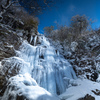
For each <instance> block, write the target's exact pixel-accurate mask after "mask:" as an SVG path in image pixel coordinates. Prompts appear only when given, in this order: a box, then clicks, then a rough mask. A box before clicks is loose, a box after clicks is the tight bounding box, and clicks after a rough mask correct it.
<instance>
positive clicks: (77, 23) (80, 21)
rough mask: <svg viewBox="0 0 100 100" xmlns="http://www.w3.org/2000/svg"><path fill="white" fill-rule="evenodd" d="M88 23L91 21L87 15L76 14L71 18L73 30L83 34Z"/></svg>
mask: <svg viewBox="0 0 100 100" xmlns="http://www.w3.org/2000/svg"><path fill="white" fill-rule="evenodd" d="M88 25H89V21H88V20H87V17H86V16H85V15H83V16H80V15H76V16H73V17H72V19H71V24H70V26H71V27H72V28H73V31H74V32H75V33H78V34H81V33H82V32H83V31H85V30H86V29H87V27H88Z"/></svg>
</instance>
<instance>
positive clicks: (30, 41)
mask: <svg viewBox="0 0 100 100" xmlns="http://www.w3.org/2000/svg"><path fill="white" fill-rule="evenodd" d="M32 40H33V36H32V35H31V39H30V43H31V42H32Z"/></svg>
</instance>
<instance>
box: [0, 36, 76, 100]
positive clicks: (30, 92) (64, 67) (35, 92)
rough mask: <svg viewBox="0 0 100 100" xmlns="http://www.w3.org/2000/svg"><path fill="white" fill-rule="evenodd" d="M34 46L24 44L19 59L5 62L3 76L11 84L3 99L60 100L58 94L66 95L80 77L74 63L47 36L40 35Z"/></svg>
mask: <svg viewBox="0 0 100 100" xmlns="http://www.w3.org/2000/svg"><path fill="white" fill-rule="evenodd" d="M37 39H38V40H37ZM32 41H33V40H32ZM33 44H34V46H32V45H30V44H29V43H28V42H27V41H23V43H22V44H21V45H20V47H19V49H18V50H16V56H15V57H10V58H7V59H4V60H2V61H1V67H0V68H1V69H0V71H1V76H4V77H5V78H4V80H5V83H7V84H6V86H7V88H6V90H5V89H4V90H2V93H1V95H3V96H2V97H1V100H11V99H12V100H18V99H20V98H21V99H22V100H24V99H26V100H46V98H47V100H51V99H52V100H59V98H57V97H55V96H54V95H56V94H61V93H63V92H64V91H65V90H66V88H67V87H68V85H69V81H70V79H76V78H77V77H76V75H75V72H74V70H73V68H72V66H71V65H70V63H69V62H68V61H67V60H66V59H64V57H63V56H61V55H60V54H59V52H58V51H56V49H55V48H53V47H52V46H51V45H50V43H49V41H48V40H47V39H46V38H45V37H44V36H43V35H39V36H38V38H37V36H36V37H35V38H34V43H33ZM16 74H18V75H16ZM3 85H4V84H2V86H3ZM41 87H43V88H41ZM39 91H40V92H39ZM47 91H49V92H47ZM3 93H4V94H3ZM13 93H14V94H13ZM51 93H52V94H53V95H52V94H51ZM8 98H9V99H8Z"/></svg>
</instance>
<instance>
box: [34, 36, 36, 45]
mask: <svg viewBox="0 0 100 100" xmlns="http://www.w3.org/2000/svg"><path fill="white" fill-rule="evenodd" d="M36 41H37V35H36V36H35V37H34V46H36Z"/></svg>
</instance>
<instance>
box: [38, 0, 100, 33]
mask: <svg viewBox="0 0 100 100" xmlns="http://www.w3.org/2000/svg"><path fill="white" fill-rule="evenodd" d="M75 15H86V16H87V17H88V18H89V19H92V20H93V21H95V22H94V24H93V28H96V27H99V26H100V0H56V4H55V5H54V6H53V7H51V8H47V9H46V10H45V11H43V13H42V14H39V15H38V17H39V20H40V24H39V27H38V31H39V32H41V33H43V28H44V27H45V26H51V25H54V26H56V23H57V24H59V25H69V23H70V20H71V17H72V16H75Z"/></svg>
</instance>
